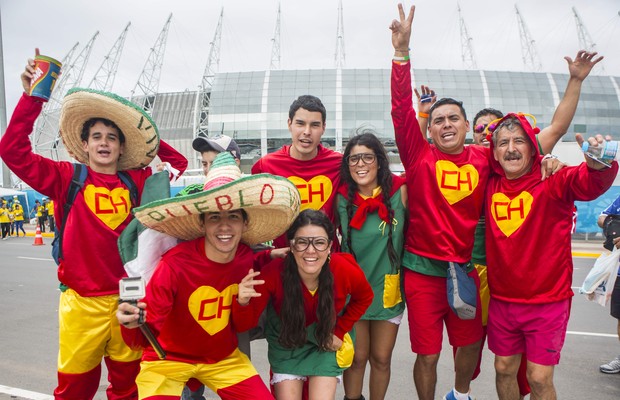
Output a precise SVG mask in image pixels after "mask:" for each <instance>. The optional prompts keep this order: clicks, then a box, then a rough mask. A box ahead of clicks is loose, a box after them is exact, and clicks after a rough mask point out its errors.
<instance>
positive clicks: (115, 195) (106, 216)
mask: <svg viewBox="0 0 620 400" xmlns="http://www.w3.org/2000/svg"><path fill="white" fill-rule="evenodd" d="M84 201H85V202H86V205H87V206H88V208H89V209H90V211H92V213H93V214H95V215H96V216H97V218H99V219H100V220H101V221H102V222H103V223H104V224H106V225H107V226H108V227H109V228H110V229H112V230H114V229H116V228H117V227H118V226H119V225H120V224H122V223H123V221H125V219H126V218H127V216H128V215H129V214H130V213H131V199H130V197H129V190H127V189H125V188H123V187H118V188H115V189H112V190H108V189H107V188H104V187H96V186H95V185H92V184H91V185H87V186H86V187H85V188H84Z"/></svg>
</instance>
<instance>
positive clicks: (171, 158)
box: [157, 140, 187, 176]
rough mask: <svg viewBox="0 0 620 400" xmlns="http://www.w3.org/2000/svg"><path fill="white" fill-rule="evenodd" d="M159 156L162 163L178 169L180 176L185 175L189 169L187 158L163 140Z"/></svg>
mask: <svg viewBox="0 0 620 400" xmlns="http://www.w3.org/2000/svg"><path fill="white" fill-rule="evenodd" d="M157 155H158V156H159V158H160V159H161V160H162V161H164V162H169V163H170V165H171V166H172V167H173V168H176V169H178V170H179V176H181V175H183V173H184V172H185V170H186V169H187V158H185V157H184V156H183V154H181V153H179V152H178V151H176V149H175V148H174V147H172V146H170V145H169V144H168V143H166V142H164V141H163V140H160V141H159V152H158V153H157Z"/></svg>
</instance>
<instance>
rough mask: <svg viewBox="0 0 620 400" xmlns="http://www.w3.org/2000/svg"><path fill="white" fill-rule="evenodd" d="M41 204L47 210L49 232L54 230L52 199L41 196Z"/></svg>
mask: <svg viewBox="0 0 620 400" xmlns="http://www.w3.org/2000/svg"><path fill="white" fill-rule="evenodd" d="M43 206H44V207H45V209H46V210H47V222H48V224H49V226H50V232H54V233H55V232H56V224H55V221H54V201H53V200H50V199H49V197H44V198H43Z"/></svg>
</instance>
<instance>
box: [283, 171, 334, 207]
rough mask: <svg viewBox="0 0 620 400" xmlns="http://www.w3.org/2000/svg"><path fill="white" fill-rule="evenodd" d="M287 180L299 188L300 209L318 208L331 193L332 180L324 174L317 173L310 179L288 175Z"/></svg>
mask: <svg viewBox="0 0 620 400" xmlns="http://www.w3.org/2000/svg"><path fill="white" fill-rule="evenodd" d="M288 180H289V181H291V182H293V184H294V185H295V186H297V190H299V196H300V197H301V210H305V209H307V208H310V209H313V210H320V209H321V208H322V207H323V205H324V204H325V203H326V202H327V200H329V197H330V196H331V195H332V190H333V184H332V181H331V180H330V179H329V178H328V177H327V176H325V175H317V176H315V177H314V178H312V179H310V181H306V180H305V179H304V178H300V177H298V176H289V177H288Z"/></svg>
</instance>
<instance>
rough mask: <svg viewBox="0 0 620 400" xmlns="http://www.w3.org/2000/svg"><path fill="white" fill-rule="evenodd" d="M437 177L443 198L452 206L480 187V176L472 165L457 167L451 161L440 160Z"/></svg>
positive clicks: (436, 168) (437, 166) (436, 170)
mask: <svg viewBox="0 0 620 400" xmlns="http://www.w3.org/2000/svg"><path fill="white" fill-rule="evenodd" d="M435 177H436V179H437V185H438V186H439V190H440V191H441V194H442V195H443V197H444V198H445V199H446V200H447V201H448V203H450V204H454V203H458V202H459V201H461V200H463V199H464V198H465V197H467V196H469V195H470V194H472V193H473V192H474V190H476V188H477V187H478V181H479V179H480V176H479V175H478V171H477V170H476V168H475V167H474V166H473V165H471V164H465V165H463V166H462V167H457V166H456V164H454V163H453V162H451V161H448V160H439V161H437V163H436V164H435Z"/></svg>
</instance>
